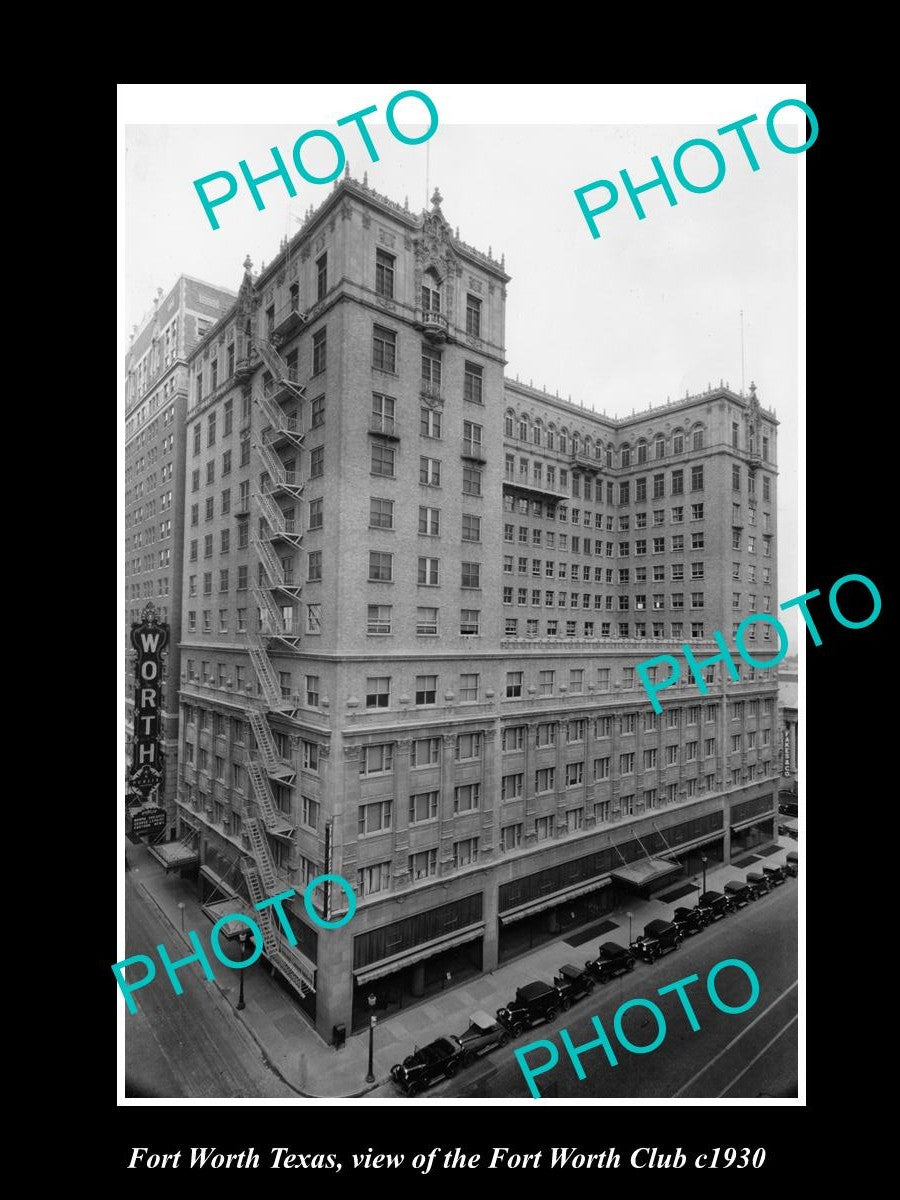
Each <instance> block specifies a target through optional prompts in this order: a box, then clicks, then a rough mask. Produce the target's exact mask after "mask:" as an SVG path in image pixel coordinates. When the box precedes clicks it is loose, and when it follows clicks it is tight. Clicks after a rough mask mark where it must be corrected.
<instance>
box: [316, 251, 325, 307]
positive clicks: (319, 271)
mask: <svg viewBox="0 0 900 1200" xmlns="http://www.w3.org/2000/svg"><path fill="white" fill-rule="evenodd" d="M327 291H328V252H327V251H326V252H325V253H324V254H323V255H322V256H321V258H317V259H316V300H317V301H318V300H324V299H325V294H326V292H327Z"/></svg>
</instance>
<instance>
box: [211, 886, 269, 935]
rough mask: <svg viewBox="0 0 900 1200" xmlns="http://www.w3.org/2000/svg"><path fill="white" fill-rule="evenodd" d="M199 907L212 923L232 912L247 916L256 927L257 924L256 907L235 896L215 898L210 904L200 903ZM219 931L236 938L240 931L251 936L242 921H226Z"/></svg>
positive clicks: (257, 914) (257, 913)
mask: <svg viewBox="0 0 900 1200" xmlns="http://www.w3.org/2000/svg"><path fill="white" fill-rule="evenodd" d="M200 908H201V910H202V912H203V915H204V916H205V917H208V918H209V919H210V921H212V923H213V924H214V925H215V923H216V921H220V920H221V919H222V917H225V916H227V915H228V914H229V913H234V914H235V915H238V916H242V917H247V918H249V919H250V920H251V921H253V922H254V924H255V925H256V926H257V927H258V926H259V912H258V911H257V910H256V909H252V908H248V906H247V905H246V903H245V902H244V901H243V900H241V899H239V898H237V897H231V896H226V897H225V899H224V900H216V901H214V902H213V903H212V904H201V905H200ZM221 932H222V933H223V934H224V935H225V937H227V938H236V937H238V936H239V934H242V933H246V934H249V935H250V937H252V936H253V934H252V933H251V932H250V929H249V928H248V926H247V925H245V924H244V922H243V921H226V923H225V924H224V925H223V926H222V929H221Z"/></svg>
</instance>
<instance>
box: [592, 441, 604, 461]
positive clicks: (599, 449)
mask: <svg viewBox="0 0 900 1200" xmlns="http://www.w3.org/2000/svg"><path fill="white" fill-rule="evenodd" d="M594 458H596V459H597V461H598V462H599V461H600V460H601V459H602V458H603V443H602V442H598V443H597V444H596V446H595V447H594Z"/></svg>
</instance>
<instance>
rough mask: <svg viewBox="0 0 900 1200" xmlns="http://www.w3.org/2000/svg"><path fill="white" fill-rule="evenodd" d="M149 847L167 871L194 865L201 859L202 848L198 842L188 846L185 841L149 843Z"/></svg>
mask: <svg viewBox="0 0 900 1200" xmlns="http://www.w3.org/2000/svg"><path fill="white" fill-rule="evenodd" d="M147 849H148V850H149V851H150V854H151V855H152V856H153V858H155V859H156V861H157V862H160V863H162V865H163V866H164V867H165V868H166V871H173V870H175V869H176V868H178V867H192V866H193V865H194V863H198V862H199V861H200V850H199V848H198V847H197V845H196V844H194V845H193V846H186V845H185V844H184V842H156V843H149V844H148V846H147Z"/></svg>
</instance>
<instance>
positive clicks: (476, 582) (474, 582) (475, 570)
mask: <svg viewBox="0 0 900 1200" xmlns="http://www.w3.org/2000/svg"><path fill="white" fill-rule="evenodd" d="M460 586H461V587H464V588H480V587H481V563H474V562H464V563H463V564H462V575H461V583H460Z"/></svg>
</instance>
